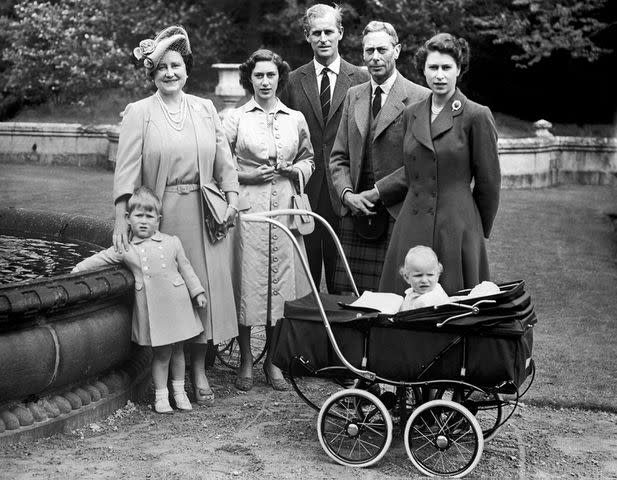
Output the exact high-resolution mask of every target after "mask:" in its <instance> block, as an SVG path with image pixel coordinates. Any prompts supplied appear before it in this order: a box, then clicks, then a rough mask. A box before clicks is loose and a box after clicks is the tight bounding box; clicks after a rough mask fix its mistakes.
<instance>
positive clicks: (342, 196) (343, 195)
mask: <svg viewBox="0 0 617 480" xmlns="http://www.w3.org/2000/svg"><path fill="white" fill-rule="evenodd" d="M347 192H351V193H353V190H352V189H351V188H349V187H345V188H344V189H343V191H342V192H341V203H342V204H343V205H345V202H344V201H343V199H344V198H345V194H346V193H347Z"/></svg>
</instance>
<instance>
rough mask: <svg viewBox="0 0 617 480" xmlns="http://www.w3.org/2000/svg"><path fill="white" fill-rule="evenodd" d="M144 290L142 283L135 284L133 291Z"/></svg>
mask: <svg viewBox="0 0 617 480" xmlns="http://www.w3.org/2000/svg"><path fill="white" fill-rule="evenodd" d="M142 288H144V284H143V282H135V290H141V289H142Z"/></svg>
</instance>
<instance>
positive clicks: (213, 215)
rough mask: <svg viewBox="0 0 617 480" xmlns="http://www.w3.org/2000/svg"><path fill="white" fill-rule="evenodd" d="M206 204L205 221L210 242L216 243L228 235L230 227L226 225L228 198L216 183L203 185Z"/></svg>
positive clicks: (202, 189)
mask: <svg viewBox="0 0 617 480" xmlns="http://www.w3.org/2000/svg"><path fill="white" fill-rule="evenodd" d="M201 193H202V197H203V202H204V203H203V204H204V221H205V224H206V232H207V233H208V239H209V240H210V243H216V242H218V241H219V240H222V239H223V238H225V236H226V235H227V231H228V230H229V228H228V227H227V225H225V212H226V211H227V206H228V204H227V199H226V198H225V195H224V194H223V192H221V190H220V189H219V187H218V186H217V185H216V184H215V183H206V184H205V185H203V186H202V187H201Z"/></svg>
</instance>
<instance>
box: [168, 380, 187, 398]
mask: <svg viewBox="0 0 617 480" xmlns="http://www.w3.org/2000/svg"><path fill="white" fill-rule="evenodd" d="M171 389H172V390H173V392H174V395H179V394H181V393H185V391H184V380H172V381H171Z"/></svg>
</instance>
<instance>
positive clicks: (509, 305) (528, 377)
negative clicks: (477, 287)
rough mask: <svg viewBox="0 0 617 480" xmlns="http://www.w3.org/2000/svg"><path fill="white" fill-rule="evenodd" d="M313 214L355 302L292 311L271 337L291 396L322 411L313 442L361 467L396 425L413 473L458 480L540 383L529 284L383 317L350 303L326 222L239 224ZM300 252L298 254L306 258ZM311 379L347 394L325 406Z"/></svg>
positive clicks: (313, 300)
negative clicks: (305, 384)
mask: <svg viewBox="0 0 617 480" xmlns="http://www.w3.org/2000/svg"><path fill="white" fill-rule="evenodd" d="M297 213H302V214H310V215H312V216H313V217H315V218H316V220H317V221H320V222H322V223H323V225H324V226H325V227H326V229H328V230H329V231H330V233H331V235H332V236H333V238H334V240H335V243H336V244H337V248H338V250H339V253H340V254H341V256H342V259H343V264H344V266H345V268H346V270H347V273H348V275H349V278H350V282H351V285H352V288H353V290H354V291H355V293H356V296H353V295H348V296H346V295H331V294H325V293H320V292H319V291H318V290H317V289H316V287H315V285H314V283H313V282H312V279H311V276H310V274H309V270H308V265H307V263H306V261H305V259H304V258H303V265H304V269H305V271H306V273H307V275H308V277H309V281H310V283H311V285H312V293H310V294H309V295H307V296H305V297H303V298H299V299H295V300H293V301H288V302H286V303H285V309H284V317H283V318H282V319H280V320H279V321H278V323H277V326H276V328H275V331H274V335H273V345H272V348H273V362H274V364H275V365H277V366H278V367H279V368H281V369H282V370H283V371H284V372H286V374H287V376H288V378H289V380H290V383H291V384H292V386H293V387H294V390H295V391H296V393H297V394H298V395H299V396H300V398H302V399H303V400H304V401H305V402H306V403H307V404H308V405H309V406H310V407H312V408H314V409H315V410H317V411H318V412H319V415H318V419H317V433H318V437H319V441H320V443H321V445H322V447H323V449H324V451H325V452H326V453H327V454H328V456H330V457H331V458H332V459H333V460H334V461H336V462H338V463H340V464H343V465H347V466H353V467H366V466H369V465H372V464H374V463H375V462H377V461H379V460H380V459H381V458H382V457H383V455H384V454H385V453H386V451H387V450H388V448H389V446H390V444H391V442H392V436H393V420H395V421H398V425H399V428H400V430H401V431H402V433H403V439H404V444H405V449H406V451H407V454H408V456H409V458H410V460H411V462H412V463H413V465H414V466H415V467H416V468H417V469H418V470H419V471H420V472H422V473H424V474H425V475H429V476H446V477H463V476H465V475H467V474H468V473H470V472H471V471H472V470H473V469H474V468H475V466H476V465H477V463H478V462H479V460H480V457H481V455H482V451H483V448H484V442H485V441H489V440H490V439H491V438H493V437H494V436H495V434H496V433H497V431H498V429H499V428H500V427H501V426H502V425H503V424H504V423H505V422H506V421H507V420H508V419H509V418H510V417H511V416H512V414H513V413H514V411H515V409H516V407H517V405H518V401H519V399H520V397H521V396H522V395H523V394H524V393H525V392H526V391H527V389H528V388H529V386H530V385H531V383H532V382H533V377H534V374H535V367H534V363H533V360H532V358H531V350H532V345H533V326H534V325H535V324H536V322H537V320H536V316H535V313H534V309H533V305H532V302H531V299H530V297H529V294H528V293H527V292H526V291H525V285H524V282H523V281H515V282H511V283H504V284H500V285H499V289H500V292H499V293H497V294H493V295H490V296H484V297H474V298H465V297H464V296H465V295H466V294H467V293H469V291H461V292H459V296H458V297H457V301H455V302H452V303H448V304H444V305H440V306H437V307H426V308H422V309H417V310H410V311H403V312H398V313H394V314H383V313H380V312H378V311H374V310H370V309H366V308H355V307H354V306H353V305H351V304H352V303H353V302H354V300H356V297H357V294H358V292H357V289H356V287H355V284H354V282H353V277H352V274H351V271H350V269H349V266H348V264H347V261H346V259H345V256H344V253H343V250H342V247H341V245H340V242H339V241H338V238H337V237H336V235H335V234H334V232H333V231H332V229H331V228H330V226H329V225H328V224H327V222H326V221H325V220H323V219H322V218H321V217H320V216H319V215H316V214H314V213H312V212H306V211H296V210H277V211H271V212H263V213H259V214H245V215H243V216H242V221H258V222H267V223H271V224H276V225H277V226H279V227H280V228H281V229H282V230H283V231H285V232H286V233H287V234H288V235H289V236H290V238H291V239H292V240H293V243H294V244H295V245H296V247H297V244H296V243H295V239H294V238H293V235H292V234H291V232H290V231H289V230H288V229H287V228H286V227H285V226H284V225H283V224H282V223H280V222H278V221H276V220H274V219H272V218H271V217H275V216H279V215H292V214H297ZM299 251H300V250H299V248H298V252H299ZM304 377H313V378H321V379H329V380H332V382H333V384H335V385H337V384H338V385H339V386H340V387H339V388H338V389H337V391H335V392H334V393H332V394H331V395H330V396H329V397H328V398H327V399H326V400H325V402H323V404H322V405H319V404H317V402H315V401H314V400H313V399H312V398H310V392H309V391H307V390H304V389H303V388H302V382H301V381H299V380H300V379H302V378H304Z"/></svg>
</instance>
